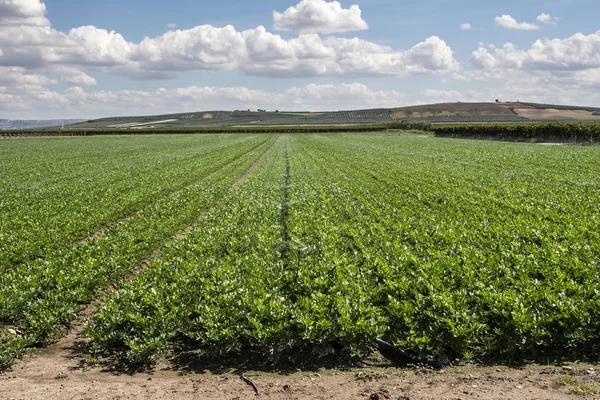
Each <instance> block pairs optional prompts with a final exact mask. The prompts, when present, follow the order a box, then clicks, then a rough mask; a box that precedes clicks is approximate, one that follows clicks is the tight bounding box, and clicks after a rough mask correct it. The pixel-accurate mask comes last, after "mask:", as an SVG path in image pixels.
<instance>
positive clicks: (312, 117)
mask: <svg viewBox="0 0 600 400" xmlns="http://www.w3.org/2000/svg"><path fill="white" fill-rule="evenodd" d="M599 113H600V108H590V107H577V106H557V105H546V104H535V103H510V102H507V103H442V104H429V105H419V106H409V107H399V108H377V109H370V110H353V111H333V112H332V111H328V112H293V111H281V112H279V111H264V110H260V111H250V110H245V111H198V112H190V113H179V114H164V115H151V116H131V117H112V118H101V119H96V120H89V121H86V122H82V123H79V124H75V125H73V126H72V127H74V128H86V129H95V128H123V129H142V128H143V129H147V128H153V127H159V126H160V127H163V128H164V127H173V128H183V127H223V126H265V125H266V126H269V125H346V124H347V125H352V124H376V123H385V122H392V121H398V120H409V121H427V122H432V123H453V122H456V123H477V122H528V121H594V120H598V121H600V115H599Z"/></svg>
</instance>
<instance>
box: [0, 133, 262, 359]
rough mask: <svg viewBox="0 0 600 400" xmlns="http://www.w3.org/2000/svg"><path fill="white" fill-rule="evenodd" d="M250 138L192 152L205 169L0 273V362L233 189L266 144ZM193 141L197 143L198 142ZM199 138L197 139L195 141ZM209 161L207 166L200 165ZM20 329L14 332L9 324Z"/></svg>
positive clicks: (52, 330) (41, 341) (38, 341)
mask: <svg viewBox="0 0 600 400" xmlns="http://www.w3.org/2000/svg"><path fill="white" fill-rule="evenodd" d="M272 140H273V139H272V138H267V140H266V141H265V140H264V138H255V140H254V143H252V142H253V141H246V142H245V143H244V142H243V143H242V144H241V145H240V144H238V145H234V146H231V148H227V147H224V148H222V149H221V151H219V152H218V153H217V154H220V156H221V157H222V161H227V159H229V160H228V162H227V163H226V164H225V165H220V163H219V162H215V159H214V158H211V157H206V158H198V160H203V162H204V163H205V165H197V166H196V168H205V169H204V171H205V173H204V174H203V175H202V176H200V177H198V179H196V181H194V182H190V183H189V184H186V185H184V186H182V187H180V188H178V189H173V190H172V191H171V192H170V193H168V195H166V196H162V197H159V198H156V199H155V200H154V201H153V202H150V203H149V204H147V205H145V206H144V207H142V208H141V209H139V210H138V211H136V212H135V213H133V214H131V215H130V216H129V218H127V219H124V220H122V221H120V222H119V223H118V224H116V225H114V226H112V227H110V228H109V229H107V230H106V231H105V232H103V233H102V234H101V235H99V236H97V237H91V238H90V239H89V241H87V242H85V243H79V242H76V243H72V244H71V245H69V246H64V247H62V248H60V249H59V250H57V251H55V252H52V253H49V254H47V255H46V256H45V257H44V258H41V259H36V260H33V261H31V262H24V263H22V264H19V265H17V266H15V267H14V268H11V269H7V270H5V271H3V273H2V275H0V324H1V325H3V326H4V327H11V328H12V329H13V330H14V331H13V334H11V333H10V331H8V330H7V329H2V330H0V337H1V338H0V367H7V366H9V365H10V364H11V363H12V362H13V361H14V359H15V357H17V356H18V355H20V354H22V353H23V352H25V351H27V349H28V348H31V347H39V346H43V345H45V344H46V343H47V342H48V341H49V340H50V339H52V338H53V337H54V336H55V335H56V334H57V332H58V331H60V329H61V328H62V327H63V326H64V325H65V324H67V323H68V322H69V321H72V320H73V319H74V318H75V317H76V315H77V313H78V312H79V311H80V310H82V309H83V308H85V307H86V303H88V302H90V301H91V300H92V299H94V297H95V296H96V294H97V292H98V291H99V290H100V289H103V288H106V287H108V286H109V285H111V284H114V283H116V282H117V281H118V280H119V279H121V278H122V277H124V276H126V275H128V274H130V273H131V271H133V270H135V269H136V268H139V267H140V266H142V265H143V263H144V260H149V259H151V258H152V256H153V254H156V252H157V251H158V250H159V249H160V248H161V247H162V246H163V245H164V244H165V243H166V242H168V241H170V240H172V238H173V237H174V236H175V235H176V234H177V233H178V232H181V231H182V230H185V229H186V227H187V226H188V225H190V224H193V223H195V222H196V221H197V220H198V219H199V218H201V216H202V214H203V213H204V212H205V211H206V210H208V209H209V208H210V207H211V206H213V205H214V204H216V203H218V202H219V201H220V199H221V198H222V197H223V196H224V195H225V194H226V193H227V192H228V191H230V190H232V189H231V185H232V184H233V183H234V182H236V181H237V179H238V178H239V177H240V176H242V175H243V173H244V171H246V170H248V168H249V167H250V166H251V165H252V164H253V163H254V162H255V161H256V160H257V159H258V158H259V157H260V155H261V154H263V153H264V152H265V151H266V150H267V149H268V148H269V147H270V146H271V144H272ZM196 145H199V143H196ZM200 145H201V143H200ZM206 167H208V169H206ZM15 331H16V332H18V333H19V334H18V335H14V332H15Z"/></svg>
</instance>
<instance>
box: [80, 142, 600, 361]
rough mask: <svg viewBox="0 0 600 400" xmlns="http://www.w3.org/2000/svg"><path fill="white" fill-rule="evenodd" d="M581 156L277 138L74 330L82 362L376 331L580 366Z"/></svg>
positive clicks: (589, 310) (258, 347) (341, 350)
mask: <svg viewBox="0 0 600 400" xmlns="http://www.w3.org/2000/svg"><path fill="white" fill-rule="evenodd" d="M597 155H598V154H597V149H596V148H584V147H569V148H562V147H561V148H550V147H539V146H536V145H520V147H517V146H515V145H514V144H510V143H509V144H504V143H493V142H462V141H461V142H455V141H446V140H432V139H428V138H420V137H417V136H414V135H400V136H390V135H372V134H371V135H358V134H357V135H351V134H345V135H314V136H308V135H302V136H289V137H288V138H287V139H284V138H280V139H279V141H278V143H277V144H276V146H275V147H274V148H273V151H272V152H271V153H270V155H269V156H268V158H267V159H266V160H265V162H264V164H263V166H262V167H261V168H260V169H259V170H257V171H256V172H255V173H254V174H253V175H251V176H250V177H249V179H248V181H246V182H245V183H244V184H243V185H242V186H241V187H240V188H239V189H238V190H237V191H236V192H234V193H231V195H230V196H229V197H227V199H226V200H224V201H223V203H221V204H220V205H219V206H218V207H215V209H213V211H212V212H211V215H210V216H209V218H208V219H207V220H206V221H204V223H203V224H202V225H201V226H199V227H198V229H197V230H196V231H194V232H193V233H192V234H191V235H190V236H188V237H187V238H185V240H183V241H181V242H177V243H174V244H173V245H172V246H171V248H170V249H169V251H167V252H166V253H165V254H164V257H163V259H162V260H161V261H160V262H158V263H156V264H155V265H153V266H152V268H151V269H149V270H148V271H146V272H144V273H142V274H139V275H137V276H136V278H135V279H134V281H133V282H131V283H130V284H128V285H126V286H125V287H124V288H123V289H122V290H121V291H119V292H118V293H116V294H114V295H111V296H110V297H109V298H108V299H106V301H105V302H104V304H103V306H102V308H101V310H100V313H99V314H98V315H97V316H96V318H95V319H94V321H93V323H92V324H91V326H90V328H89V330H88V332H87V334H88V335H89V337H91V338H92V343H93V344H94V348H95V350H96V352H97V354H104V355H109V354H112V355H116V356H117V358H119V359H121V360H122V361H125V362H134V363H141V364H148V363H152V362H153V361H154V360H156V359H157V358H158V357H161V356H164V354H165V353H169V352H171V351H172V350H171V349H172V348H192V349H199V350H200V351H201V353H202V354H218V355H220V356H227V355H241V354H260V355H262V356H263V357H267V358H270V359H271V360H272V361H273V362H276V361H277V360H280V359H281V358H282V357H286V356H289V355H291V354H296V353H299V352H306V351H308V352H310V353H312V354H313V358H314V360H315V362H318V360H319V358H320V357H323V356H327V355H331V354H337V355H340V354H347V355H357V356H360V355H361V354H363V351H365V350H366V349H367V348H368V347H369V345H371V344H372V343H373V340H374V338H376V337H385V338H386V339H387V340H389V341H391V342H393V343H394V344H396V345H398V346H401V347H403V348H406V349H410V350H412V351H415V352H419V353H422V354H425V355H428V356H437V357H440V358H444V359H450V360H454V359H455V358H467V359H469V358H483V359H494V358H501V359H515V358H516V359H524V358H529V357H541V356H547V357H555V356H556V357H560V356H571V357H575V356H576V355H586V356H588V357H597V356H598V350H599V349H598V347H597V343H596V339H595V338H596V337H597V334H598V330H599V329H600V326H599V325H598V322H597V321H600V309H599V308H598V307H597V304H599V303H598V301H599V294H598V293H600V291H599V290H598V288H599V287H600V281H599V279H598V274H597V273H596V269H597V259H598V255H599V254H600V237H598V233H597V232H596V229H595V226H596V225H595V224H596V222H597V220H598V216H599V215H600V209H599V208H598V205H597V204H598V202H597V201H596V200H597V199H598V197H599V196H600V191H599V182H598V178H597V175H596V173H595V172H594V171H596V169H597V168H598V167H599V166H600V165H598V157H597ZM286 171H289V174H288V172H286ZM594 221H596V222H594Z"/></svg>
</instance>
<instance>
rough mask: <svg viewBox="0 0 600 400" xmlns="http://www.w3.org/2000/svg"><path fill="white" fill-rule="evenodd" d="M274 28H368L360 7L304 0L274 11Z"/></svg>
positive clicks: (304, 30)
mask: <svg viewBox="0 0 600 400" xmlns="http://www.w3.org/2000/svg"><path fill="white" fill-rule="evenodd" d="M273 21H274V24H273V29H275V30H276V31H296V32H300V33H340V32H349V31H361V30H365V29H368V27H369V26H368V24H367V23H366V22H365V21H364V20H363V19H362V17H361V10H360V7H359V6H357V5H352V6H350V8H348V9H344V8H342V5H341V4H340V3H339V2H337V1H332V2H328V1H325V0H302V1H301V2H300V3H298V4H297V5H296V6H293V7H290V8H288V9H287V10H285V11H284V12H283V13H280V12H278V11H273Z"/></svg>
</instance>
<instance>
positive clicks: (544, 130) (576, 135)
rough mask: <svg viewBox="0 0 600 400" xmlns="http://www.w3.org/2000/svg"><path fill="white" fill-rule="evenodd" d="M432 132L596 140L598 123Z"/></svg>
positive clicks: (478, 126) (461, 127) (447, 128)
mask: <svg viewBox="0 0 600 400" xmlns="http://www.w3.org/2000/svg"><path fill="white" fill-rule="evenodd" d="M433 131H434V132H435V134H436V135H437V136H443V137H465V138H469V137H471V138H492V139H498V140H529V141H546V140H549V141H559V142H568V143H596V142H598V140H599V139H600V123H578V124H573V123H530V124H473V125H459V124H457V125H441V126H436V127H435V128H434V129H433Z"/></svg>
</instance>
